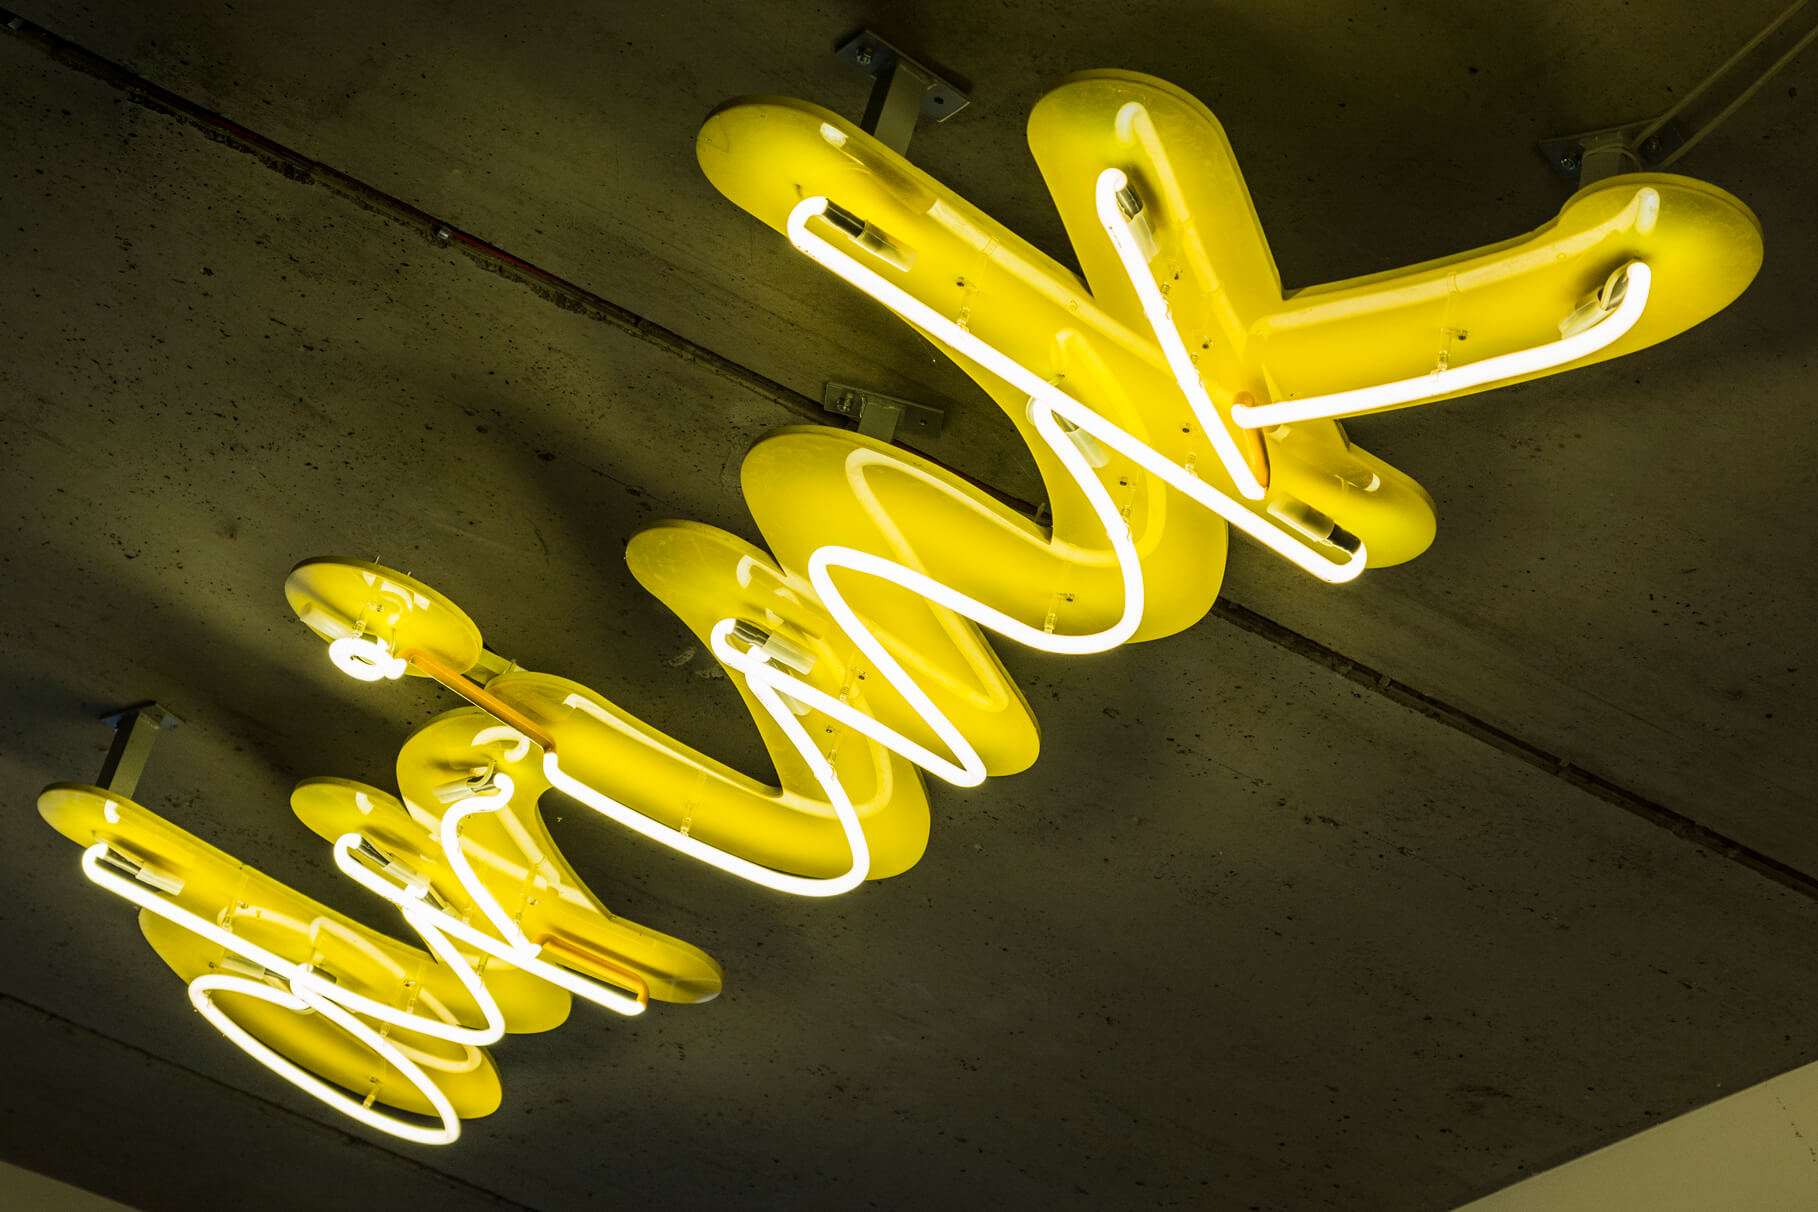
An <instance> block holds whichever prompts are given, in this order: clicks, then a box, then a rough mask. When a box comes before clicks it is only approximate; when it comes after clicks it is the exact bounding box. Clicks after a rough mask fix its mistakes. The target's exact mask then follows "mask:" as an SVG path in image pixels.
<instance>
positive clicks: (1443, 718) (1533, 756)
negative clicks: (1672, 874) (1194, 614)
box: [1212, 597, 1818, 900]
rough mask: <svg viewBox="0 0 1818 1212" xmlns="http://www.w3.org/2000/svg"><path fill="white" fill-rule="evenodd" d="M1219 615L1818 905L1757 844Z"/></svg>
mask: <svg viewBox="0 0 1818 1212" xmlns="http://www.w3.org/2000/svg"><path fill="white" fill-rule="evenodd" d="M1212 614H1213V616H1214V617H1216V618H1218V619H1221V620H1223V621H1224V622H1226V623H1229V624H1230V625H1231V626H1233V627H1238V628H1241V629H1242V630H1244V631H1247V632H1249V633H1250V634H1252V635H1255V636H1258V637H1259V638H1261V639H1264V640H1267V641H1269V642H1270V643H1271V644H1274V645H1275V646H1276V647H1278V648H1282V649H1285V650H1287V651H1289V652H1292V653H1294V654H1295V655H1297V656H1299V657H1302V658H1304V659H1306V660H1308V661H1311V662H1313V663H1314V664H1315V665H1322V666H1324V667H1325V668H1327V669H1330V670H1331V671H1332V672H1334V673H1336V674H1337V675H1338V676H1340V677H1342V678H1344V679H1346V680H1347V681H1350V682H1354V683H1356V684H1357V685H1358V686H1361V687H1363V688H1364V689H1366V690H1368V691H1370V692H1371V693H1372V694H1375V695H1379V696H1380V697H1382V698H1386V699H1388V700H1389V701H1391V702H1394V703H1399V704H1400V705H1401V706H1403V707H1405V708H1407V709H1408V710H1409V711H1412V712H1414V713H1416V714H1417V715H1422V716H1425V717H1426V718H1427V719H1429V720H1432V721H1433V722H1434V723H1437V724H1443V725H1444V726H1445V727H1447V728H1450V729H1452V730H1453V731H1455V732H1462V733H1464V734H1465V735H1466V736H1468V737H1472V738H1473V739H1475V740H1478V741H1481V742H1482V743H1483V744H1485V745H1489V746H1490V747H1491V748H1493V749H1500V750H1501V751H1502V752H1504V753H1506V754H1508V755H1509V756H1510V757H1512V758H1515V759H1516V760H1517V761H1521V762H1525V763H1527V764H1528V765H1530V766H1533V767H1535V768H1536V769H1538V770H1541V771H1543V772H1545V773H1546V774H1549V775H1551V776H1553V777H1554V778H1556V779H1560V780H1562V781H1564V782H1567V783H1570V784H1571V785H1572V786H1574V787H1577V788H1578V789H1579V790H1581V791H1583V792H1585V793H1587V794H1589V795H1594V796H1596V797H1597V798H1598V799H1600V800H1602V801H1604V802H1605V803H1606V804H1613V805H1614V806H1616V807H1618V808H1621V809H1623V810H1624V811H1625V812H1631V813H1633V814H1634V815H1636V816H1638V817H1640V818H1641V819H1642V820H1644V821H1647V822H1648V823H1649V824H1652V825H1657V826H1659V827H1660V828H1662V829H1665V830H1666V831H1667V832H1668V833H1671V834H1673V835H1674V836H1675V837H1678V838H1680V839H1682V840H1684V841H1687V842H1691V843H1692V844H1693V845H1695V846H1701V847H1703V848H1704V849H1706V850H1709V851H1711V852H1712V853H1713V854H1716V855H1719V856H1721V857H1723V858H1726V859H1729V860H1730V861H1731V862H1734V863H1739V864H1741V865H1742V866H1744V867H1747V868H1749V869H1750V870H1752V871H1754V872H1755V873H1756V874H1758V875H1763V876H1766V877H1767V878H1768V879H1770V880H1773V881H1774V882H1775V883H1778V884H1783V885H1785V886H1786V887H1788V888H1790V889H1792V890H1793V891H1795V892H1802V893H1804V894H1805V895H1806V896H1809V897H1812V898H1813V899H1814V900H1818V879H1815V878H1813V877H1812V876H1810V875H1808V874H1806V873H1805V872H1803V871H1801V870H1799V869H1798V868H1797V867H1793V866H1791V865H1790V864H1787V863H1783V862H1781V861H1780V860H1779V859H1777V858H1774V857H1773V856H1772V855H1769V854H1766V853H1764V852H1762V851H1760V850H1757V849H1755V848H1754V847H1752V846H1749V845H1745V844H1744V843H1742V842H1739V841H1737V840H1736V839H1735V838H1732V837H1730V836H1728V835H1727V834H1723V833H1719V832H1718V831H1717V830H1715V829H1712V828H1710V827H1709V826H1707V825H1701V824H1699V823H1698V822H1697V821H1695V820H1693V819H1692V818H1691V817H1689V816H1686V815H1685V814H1684V813H1682V812H1676V811H1674V810H1673V809H1671V808H1668V807H1667V806H1666V805H1665V804H1662V803H1660V802H1659V801H1657V800H1651V799H1648V798H1647V797H1646V796H1644V795H1640V794H1638V793H1636V792H1633V791H1630V790H1629V789H1628V788H1626V787H1624V786H1622V785H1621V784H1619V783H1616V782H1613V781H1612V780H1610V779H1607V778H1604V777H1603V776H1602V775H1600V774H1596V773H1594V772H1592V771H1589V770H1585V769H1583V768H1582V767H1579V766H1576V765H1573V764H1572V763H1571V762H1570V761H1569V760H1567V759H1566V758H1563V757H1560V756H1559V755H1558V754H1555V753H1550V752H1548V751H1547V750H1545V749H1542V748H1541V747H1540V746H1538V745H1536V744H1534V743H1533V742H1531V741H1526V740H1523V739H1522V738H1521V737H1519V736H1516V735H1515V734H1514V733H1512V732H1509V731H1507V730H1506V729H1503V728H1498V727H1497V726H1496V725H1494V724H1491V723H1489V722H1488V721H1486V720H1481V719H1479V718H1477V717H1476V716H1474V715H1472V714H1470V713H1469V712H1467V711H1465V710H1463V709H1462V708H1459V707H1454V706H1453V705H1452V704H1450V703H1447V702H1445V701H1444V700H1442V699H1437V698H1434V697H1433V696H1432V695H1430V694H1427V693H1425V692H1424V691H1420V690H1416V689H1415V688H1414V687H1412V686H1409V685H1407V684H1405V683H1403V682H1398V681H1396V680H1395V679H1394V678H1393V677H1391V676H1390V675H1388V674H1386V673H1383V672H1382V671H1381V670H1379V669H1372V668H1371V667H1370V666H1368V665H1364V664H1360V663H1358V662H1357V661H1354V660H1352V659H1351V658H1350V657H1347V656H1345V655H1344V654H1343V653H1342V652H1337V651H1335V650H1333V649H1331V648H1328V647H1326V646H1325V645H1324V644H1321V643H1320V642H1319V641H1318V640H1315V639H1313V638H1311V637H1310V636H1305V635H1302V634H1301V633H1300V632H1298V631H1294V630H1291V629H1289V628H1287V627H1284V626H1282V625H1281V624H1280V623H1277V622H1275V621H1274V620H1273V619H1269V618H1266V617H1264V616H1263V615H1260V614H1257V613H1256V612H1255V611H1254V610H1251V609H1250V608H1249V607H1247V606H1241V605H1239V604H1238V603H1236V602H1233V601H1231V600H1230V599H1229V598H1222V597H1221V598H1219V599H1218V602H1217V604H1216V605H1214V606H1213V608H1212Z"/></svg>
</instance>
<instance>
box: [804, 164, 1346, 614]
mask: <svg viewBox="0 0 1818 1212" xmlns="http://www.w3.org/2000/svg"><path fill="white" fill-rule="evenodd" d="M826 209H827V199H826V198H824V197H819V196H816V197H811V198H803V199H802V200H801V201H800V202H798V203H796V205H795V209H793V210H791V211H790V212H789V223H788V230H789V242H790V243H791V244H794V245H795V247H796V248H797V249H799V250H801V251H802V252H803V253H805V254H806V255H807V256H808V257H810V258H811V259H813V260H814V261H816V262H817V263H819V264H820V265H822V266H824V267H825V268H827V269H829V270H831V271H832V272H833V273H835V274H837V275H839V276H840V277H841V278H844V279H845V280H846V281H847V282H850V283H851V284H852V285H854V286H856V287H858V289H860V290H862V291H864V292H865V293H866V294H868V295H870V296H871V297H872V298H874V299H876V300H877V301H878V302H879V303H882V304H883V305H884V306H885V307H888V308H889V309H890V310H891V311H894V312H896V313H897V314H898V315H899V316H902V317H903V319H905V320H907V321H909V323H911V324H913V325H915V326H916V327H917V328H920V329H922V330H923V331H924V332H926V333H928V334H930V335H931V336H933V337H934V338H935V339H936V340H938V341H940V342H942V343H943V344H946V345H949V346H951V347H952V348H953V349H955V350H957V351H958V352H959V353H960V354H961V355H963V356H964V357H966V358H969V359H971V360H972V361H974V362H977V363H978V364H979V365H980V366H983V367H984V368H985V369H986V370H988V371H990V372H991V373H992V374H994V375H996V376H997V377H998V378H1000V379H1003V380H1004V381H1005V382H1006V383H1009V384H1011V385H1013V386H1014V387H1016V388H1017V389H1018V390H1019V391H1026V392H1028V393H1029V396H1030V398H1031V399H1032V400H1035V401H1039V402H1041V403H1042V404H1043V405H1044V406H1045V407H1046V408H1048V409H1049V411H1051V412H1053V413H1054V414H1055V415H1056V416H1058V417H1061V418H1063V419H1065V420H1066V421H1068V422H1070V423H1072V424H1073V425H1076V426H1078V427H1079V428H1080V429H1083V430H1085V431H1086V432H1087V433H1089V434H1091V435H1092V436H1093V437H1094V438H1096V439H1098V440H1099V441H1100V442H1101V443H1103V444H1104V445H1106V446H1109V447H1111V448H1112V449H1113V450H1116V451H1117V452H1118V453H1120V454H1123V455H1125V456H1127V457H1129V458H1131V459H1133V460H1135V461H1136V462H1137V463H1139V464H1140V465H1141V466H1142V467H1143V468H1144V469H1145V470H1147V471H1149V472H1150V473H1151V474H1153V475H1155V476H1156V477H1157V478H1159V479H1161V480H1162V481H1164V482H1165V483H1167V484H1169V485H1170V486H1172V487H1174V488H1176V489H1178V490H1179V491H1180V492H1182V493H1183V494H1185V495H1186V496H1187V497H1189V498H1191V499H1192V500H1194V501H1197V502H1198V503H1199V504H1201V505H1203V506H1205V507H1206V508H1207V509H1210V510H1211V511H1212V512H1213V513H1215V514H1217V515H1218V516H1219V517H1221V518H1223V519H1224V520H1225V521H1226V522H1227V523H1229V524H1230V525H1231V526H1233V527H1235V528H1236V529H1238V530H1241V531H1242V532H1243V533H1245V534H1247V535H1249V536H1250V537H1251V538H1253V539H1255V540H1257V541H1258V542H1260V543H1262V544H1263V545H1264V546H1265V547H1268V548H1269V549H1270V550H1271V551H1273V552H1275V553H1276V554H1277V555H1279V556H1281V557H1282V558H1283V559H1286V560H1288V561H1290V562H1292V563H1293V564H1295V565H1297V566H1298V567H1300V568H1302V569H1304V570H1305V571H1307V572H1310V573H1312V574H1313V575H1314V576H1316V577H1319V578H1320V579H1321V580H1323V581H1328V582H1330V583H1332V584H1342V583H1343V582H1345V581H1349V580H1352V579H1353V578H1355V577H1356V576H1357V575H1358V574H1359V573H1361V572H1362V571H1363V569H1364V565H1365V563H1366V562H1367V560H1368V555H1367V553H1366V551H1365V550H1364V548H1363V547H1361V546H1360V547H1359V548H1358V549H1357V550H1356V551H1355V552H1353V553H1351V555H1350V557H1349V558H1348V559H1346V560H1344V561H1334V560H1328V559H1326V558H1325V557H1323V556H1321V555H1319V554H1318V553H1317V552H1315V551H1313V550H1312V549H1311V548H1309V547H1307V546H1306V545H1305V544H1304V543H1302V542H1301V541H1300V539H1299V538H1297V537H1296V536H1294V535H1292V534H1290V533H1289V532H1288V531H1286V530H1283V529H1282V528H1281V527H1279V526H1276V525H1275V524H1274V523H1272V522H1270V521H1269V520H1267V519H1266V518H1264V517H1262V516H1259V515H1258V514H1256V513H1254V512H1252V511H1251V510H1250V509H1248V508H1246V507H1245V506H1244V505H1243V504H1242V503H1241V502H1239V501H1237V500H1236V499H1235V498H1233V497H1230V496H1228V495H1226V494H1225V493H1223V492H1220V491H1219V490H1218V489H1216V488H1214V487H1212V486H1211V485H1210V484H1207V483H1206V482H1205V481H1203V480H1200V479H1199V478H1198V477H1196V476H1194V475H1192V474H1190V473H1189V472H1188V471H1187V470H1186V469H1185V468H1183V467H1180V466H1178V465H1176V464H1174V463H1172V462H1170V461H1169V460H1167V459H1165V458H1163V457H1162V456H1161V455H1159V454H1157V453H1156V452H1155V451H1154V450H1151V449H1150V448H1149V447H1148V446H1147V445H1145V444H1144V443H1142V442H1140V441H1138V440H1137V439H1136V438H1134V437H1132V436H1130V435H1129V434H1127V433H1125V432H1124V431H1123V430H1122V429H1119V428H1118V427H1117V426H1116V425H1113V424H1112V423H1111V422H1109V421H1107V420H1105V419H1104V418H1103V417H1101V416H1099V415H1098V414H1097V413H1095V412H1093V411H1092V410H1091V409H1089V408H1087V407H1086V406H1085V405H1084V404H1081V403H1080V402H1079V401H1078V400H1075V399H1074V398H1073V397H1072V396H1069V395H1068V394H1067V393H1065V392H1063V391H1061V390H1060V389H1059V388H1057V387H1055V386H1054V385H1053V384H1051V383H1048V382H1045V381H1044V380H1043V379H1041V378H1040V377H1039V376H1037V375H1036V374H1035V373H1034V372H1033V371H1030V370H1029V369H1027V368H1026V367H1024V366H1023V365H1021V364H1020V363H1018V362H1016V361H1015V360H1014V359H1012V358H1010V357H1008V356H1007V355H1005V354H1004V353H1002V352H1000V351H999V350H997V349H995V348H993V347H992V346H990V345H987V344H986V343H985V342H983V341H981V340H979V339H978V338H977V337H976V336H974V335H972V333H970V332H968V331H967V330H965V329H963V328H961V327H960V326H959V325H958V324H955V323H954V322H953V321H952V320H949V319H947V318H946V317H945V316H942V315H941V314H940V313H938V312H936V311H935V310H934V309H933V308H931V307H929V306H928V305H927V304H925V303H923V302H921V301H920V300H919V299H916V298H914V297H913V296H911V295H910V294H909V293H908V292H907V291H905V290H903V289H902V288H900V287H898V286H896V285H894V284H893V283H891V282H887V281H885V280H884V279H883V278H882V277H880V276H879V275H878V274H876V273H875V272H873V271H872V270H870V269H868V268H867V267H865V266H863V265H860V264H859V263H858V262H857V261H855V260H854V259H853V258H851V257H848V256H846V255H845V254H844V253H842V252H840V251H839V250H838V249H837V248H835V247H834V246H833V245H831V244H829V243H828V242H827V241H826V240H824V239H822V238H821V237H820V236H818V235H816V234H815V233H814V232H812V231H810V230H809V229H808V220H809V219H810V218H812V217H814V216H816V215H819V214H822V213H824V212H825V211H826ZM1068 447H1069V448H1071V447H1072V443H1071V442H1069V443H1068ZM1056 449H1057V451H1058V450H1059V447H1058V446H1057V448H1056ZM1062 458H1063V460H1064V459H1065V458H1066V455H1065V453H1062ZM1069 470H1073V468H1072V467H1071V465H1070V466H1069ZM1075 474H1076V476H1079V477H1080V478H1081V480H1082V485H1081V486H1082V487H1085V483H1084V481H1085V480H1086V479H1094V480H1095V479H1096V477H1092V476H1091V475H1090V473H1089V472H1084V473H1082V472H1078V471H1076V472H1075ZM1088 491H1089V490H1088ZM1113 535H1114V541H1115V531H1113ZM1051 638H1052V637H1051Z"/></svg>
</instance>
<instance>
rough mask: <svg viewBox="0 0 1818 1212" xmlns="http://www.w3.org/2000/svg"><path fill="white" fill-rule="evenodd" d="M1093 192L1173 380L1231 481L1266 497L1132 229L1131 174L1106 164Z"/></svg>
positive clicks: (1250, 493) (1135, 218)
mask: <svg viewBox="0 0 1818 1212" xmlns="http://www.w3.org/2000/svg"><path fill="white" fill-rule="evenodd" d="M1094 192H1095V196H1096V199H1097V202H1098V221H1099V222H1100V223H1101V224H1103V225H1104V229H1105V234H1106V235H1108V236H1110V237H1111V245H1112V247H1113V248H1115V249H1117V257H1118V260H1120V261H1121V262H1123V266H1124V272H1125V273H1126V274H1128V275H1129V277H1130V284H1131V285H1132V286H1134V287H1135V288H1136V298H1137V301H1138V302H1140V303H1141V304H1142V308H1143V315H1144V316H1145V317H1147V319H1148V321H1149V327H1150V328H1152V329H1154V331H1155V340H1156V342H1157V343H1158V344H1159V345H1160V346H1161V351H1162V355H1163V356H1164V357H1166V358H1167V359H1168V369H1169V370H1171V371H1173V372H1174V381H1175V382H1176V383H1178V384H1179V385H1180V390H1181V394H1182V395H1184V396H1186V397H1187V405H1188V407H1190V408H1191V409H1192V410H1193V417H1194V419H1195V420H1197V421H1198V422H1199V425H1200V428H1201V429H1203V430H1205V431H1206V433H1207V434H1209V435H1210V436H1211V438H1212V449H1213V450H1214V451H1216V452H1217V454H1218V461H1219V462H1220V463H1223V464H1224V467H1225V472H1226V474H1228V475H1229V476H1230V477H1231V482H1232V483H1233V484H1235V485H1237V491H1239V492H1241V493H1242V494H1243V495H1244V496H1245V497H1247V498H1249V499H1250V500H1252V501H1260V500H1262V498H1263V493H1264V492H1265V491H1266V490H1265V489H1264V488H1263V485H1262V483H1261V481H1259V480H1258V479H1257V478H1256V473H1255V472H1254V471H1253V470H1251V467H1250V464H1249V461H1248V460H1246V459H1245V458H1244V456H1243V452H1242V451H1240V450H1238V448H1237V442H1236V441H1235V440H1234V439H1233V438H1232V437H1231V432H1230V430H1228V429H1226V428H1225V424H1224V418H1222V417H1220V416H1219V415H1218V409H1217V408H1216V407H1214V406H1213V404H1212V399H1211V397H1210V396H1208V395H1207V394H1206V385H1205V381H1204V380H1203V379H1201V378H1200V374H1199V368H1198V367H1197V366H1195V365H1194V364H1193V358H1192V356H1191V355H1189V354H1188V353H1187V346H1186V344H1185V343H1184V342H1183V341H1182V340H1181V336H1180V330H1179V329H1177V328H1176V327H1175V325H1174V317H1173V315H1172V314H1171V313H1170V312H1169V311H1168V301H1167V300H1166V299H1164V298H1162V294H1161V291H1160V289H1158V288H1157V286H1156V284H1155V275H1154V274H1153V273H1151V272H1150V270H1149V262H1150V260H1151V259H1152V258H1151V257H1145V256H1144V255H1143V250H1142V249H1141V248H1140V247H1139V246H1138V241H1137V238H1136V235H1135V234H1134V233H1133V232H1132V230H1131V226H1132V224H1133V223H1135V222H1137V221H1138V217H1139V216H1140V214H1141V209H1140V208H1141V203H1140V201H1138V203H1137V207H1138V209H1134V210H1132V211H1131V212H1130V213H1129V214H1128V215H1126V213H1125V209H1126V204H1125V202H1124V198H1125V197H1133V196H1134V195H1133V194H1131V193H1130V190H1129V180H1128V178H1126V177H1125V176H1124V174H1123V172H1122V170H1120V169H1115V168H1107V169H1106V170H1105V171H1104V172H1102V173H1100V174H1099V176H1098V184H1097V186H1096V189H1095V191H1094Z"/></svg>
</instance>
